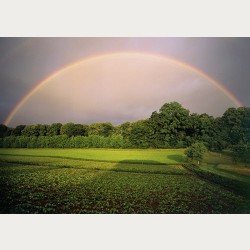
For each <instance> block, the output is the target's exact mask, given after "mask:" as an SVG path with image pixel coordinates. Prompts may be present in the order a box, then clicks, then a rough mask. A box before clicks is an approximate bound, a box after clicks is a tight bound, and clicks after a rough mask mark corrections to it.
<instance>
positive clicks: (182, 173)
mask: <svg viewBox="0 0 250 250" xmlns="http://www.w3.org/2000/svg"><path fill="white" fill-rule="evenodd" d="M183 162H185V157H184V150H183V149H177V150H165V149H164V150H113V149H112V150H111V149H109V150H107V149H87V150H85V149H84V150H83V149H0V199H1V200H0V212H1V213H88V214H92V213H245V212H246V209H245V208H246V204H247V203H248V198H247V197H244V196H243V195H241V194H239V193H237V192H235V191H234V190H230V189H226V188H224V187H223V186H221V185H218V184H216V183H214V182H212V181H208V180H207V179H205V178H200V177H199V176H197V175H196V174H195V173H193V172H192V171H189V170H187V169H185V168H183V167H182V163H183ZM216 164H217V165H216ZM228 164H229V165H230V164H231V160H230V157H228V156H224V155H223V156H220V155H218V154H215V153H209V154H207V155H206V158H205V160H204V162H203V165H202V169H203V170H204V171H208V172H209V171H217V172H218V173H219V175H220V174H221V173H222V172H223V171H224V170H223V171H222V167H225V166H229V165H228ZM211 166H214V169H215V170H211V169H212V168H211V169H210V167H211ZM216 166H219V167H216ZM230 166H231V165H230ZM208 169H209V170H208ZM227 169H228V170H230V168H229V167H227ZM233 170H234V169H233ZM233 170H232V171H233ZM240 175H242V176H244V178H245V179H246V180H248V179H247V177H246V176H247V175H246V174H245V173H240ZM233 176H235V175H233ZM238 178H239V177H238ZM247 212H248V211H247Z"/></svg>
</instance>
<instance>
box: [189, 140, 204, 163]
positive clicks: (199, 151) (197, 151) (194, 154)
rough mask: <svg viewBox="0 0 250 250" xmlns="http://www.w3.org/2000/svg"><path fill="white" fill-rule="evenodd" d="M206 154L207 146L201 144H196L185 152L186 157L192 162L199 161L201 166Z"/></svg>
mask: <svg viewBox="0 0 250 250" xmlns="http://www.w3.org/2000/svg"><path fill="white" fill-rule="evenodd" d="M205 152H206V147H205V145H204V144H203V143H201V142H196V143H194V144H192V145H191V146H190V147H188V148H187V149H186V150H185V155H186V156H187V157H188V158H189V159H191V160H197V161H198V164H199V161H201V160H202V159H203V157H204V153H205Z"/></svg>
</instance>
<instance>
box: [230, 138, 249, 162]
mask: <svg viewBox="0 0 250 250" xmlns="http://www.w3.org/2000/svg"><path fill="white" fill-rule="evenodd" d="M231 151H232V156H233V161H234V162H239V161H243V162H245V163H246V162H247V161H250V144H244V143H239V144H237V145H233V146H231Z"/></svg>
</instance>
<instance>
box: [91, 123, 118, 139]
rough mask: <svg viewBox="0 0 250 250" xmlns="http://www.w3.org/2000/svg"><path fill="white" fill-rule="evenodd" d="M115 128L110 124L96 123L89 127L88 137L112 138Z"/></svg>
mask: <svg viewBox="0 0 250 250" xmlns="http://www.w3.org/2000/svg"><path fill="white" fill-rule="evenodd" d="M113 131H114V126H113V125H112V124H111V123H110V122H96V123H92V124H91V125H89V130H88V135H100V136H105V137H107V136H110V135H112V134H113Z"/></svg>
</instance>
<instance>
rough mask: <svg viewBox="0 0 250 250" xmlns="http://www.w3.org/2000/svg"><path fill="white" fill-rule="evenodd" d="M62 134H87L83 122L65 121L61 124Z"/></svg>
mask: <svg viewBox="0 0 250 250" xmlns="http://www.w3.org/2000/svg"><path fill="white" fill-rule="evenodd" d="M60 134H61V135H67V136H68V137H71V136H78V135H81V136H84V135H86V128H85V126H83V125H82V124H74V123H73V122H68V123H65V124H63V125H62V126H61V130H60Z"/></svg>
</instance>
